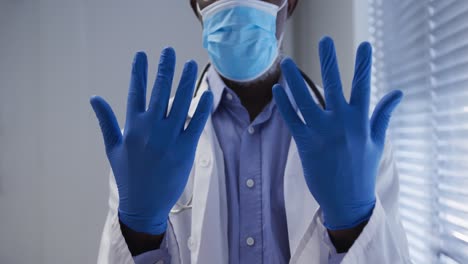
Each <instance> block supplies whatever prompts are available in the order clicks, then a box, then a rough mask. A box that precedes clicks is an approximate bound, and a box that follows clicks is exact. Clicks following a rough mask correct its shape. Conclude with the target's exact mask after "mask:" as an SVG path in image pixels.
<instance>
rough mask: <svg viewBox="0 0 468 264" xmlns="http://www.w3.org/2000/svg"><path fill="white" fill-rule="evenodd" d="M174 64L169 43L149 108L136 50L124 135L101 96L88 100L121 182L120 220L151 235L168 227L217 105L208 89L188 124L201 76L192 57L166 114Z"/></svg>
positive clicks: (142, 62) (143, 58) (140, 57)
mask: <svg viewBox="0 0 468 264" xmlns="http://www.w3.org/2000/svg"><path fill="white" fill-rule="evenodd" d="M174 68H175V52H174V50H173V49H172V48H166V49H164V50H163V51H162V53H161V58H160V63H159V69H158V75H157V77H156V81H155V84H154V88H153V91H152V94H151V99H150V102H149V106H148V109H146V106H145V105H146V82H147V69H148V62H147V58H146V55H145V53H143V52H139V53H137V54H136V55H135V59H134V61H133V70H132V75H131V81H130V88H129V93H128V101H127V119H126V123H125V129H124V133H123V135H122V133H121V130H120V128H119V124H118V123H117V119H116V117H115V115H114V113H113V111H112V109H111V107H110V106H109V104H108V103H107V102H106V101H105V100H104V99H102V98H101V97H98V96H94V97H92V98H91V100H90V102H91V105H92V107H93V109H94V112H95V113H96V116H97V118H98V120H99V125H100V127H101V130H102V134H103V137H104V144H105V147H106V153H107V157H108V159H109V162H110V165H111V167H112V171H113V173H114V176H115V180H116V183H117V188H118V192H119V218H120V221H121V222H123V223H124V224H125V225H126V226H128V227H129V228H131V229H133V230H134V231H137V232H142V233H147V234H151V235H160V234H163V233H164V232H165V231H166V227H167V218H168V215H169V212H170V210H171V208H172V207H173V206H174V205H175V203H176V202H177V200H178V199H179V197H180V196H181V194H182V192H183V190H184V188H185V185H186V184H187V181H188V176H189V175H190V170H191V168H192V165H193V161H194V158H195V150H196V146H197V143H198V140H199V138H200V135H201V133H202V131H203V127H204V126H205V123H206V121H207V119H208V117H209V115H210V114H211V108H212V104H213V95H212V94H211V92H208V91H207V92H205V93H204V94H203V95H202V97H201V99H200V102H199V104H198V106H197V109H196V112H195V114H194V116H193V118H192V120H191V122H190V123H189V124H188V126H187V128H186V129H184V125H185V122H186V118H187V112H188V109H189V107H190V102H191V100H192V96H193V91H194V87H195V82H196V78H197V64H196V63H195V62H194V61H189V62H187V63H186V64H185V67H184V70H183V73H182V77H181V80H180V83H179V87H178V89H177V92H176V96H175V99H174V103H173V105H172V108H171V111H170V113H169V114H168V115H167V116H166V113H167V108H168V102H169V97H170V92H171V86H172V79H173V75H174Z"/></svg>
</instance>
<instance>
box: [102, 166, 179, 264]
mask: <svg viewBox="0 0 468 264" xmlns="http://www.w3.org/2000/svg"><path fill="white" fill-rule="evenodd" d="M118 204H119V197H118V191H117V185H116V183H115V179H114V175H113V174H112V172H111V175H110V191H109V212H108V213H107V218H106V223H105V224H104V230H103V232H102V237H101V245H100V248H99V256H98V261H97V263H98V264H109V263H112V264H129V263H135V262H136V261H138V262H136V263H145V262H142V261H143V260H147V259H148V257H149V255H151V256H152V257H154V258H157V259H154V258H153V260H152V262H146V263H155V262H156V261H159V260H163V261H164V263H169V262H166V260H168V259H170V252H171V251H172V250H170V245H171V244H172V243H171V240H172V239H171V238H172V237H173V234H172V227H171V225H170V224H169V225H168V226H169V228H168V231H167V232H166V237H165V238H164V242H163V244H162V245H164V247H165V248H163V249H161V250H156V251H158V252H157V253H155V252H151V253H149V254H146V255H143V256H141V255H140V256H137V257H136V258H135V259H133V257H132V254H131V253H130V251H129V249H128V246H127V243H126V242H125V238H124V237H123V235H122V231H121V229H120V223H119V218H118V215H117V208H118Z"/></svg>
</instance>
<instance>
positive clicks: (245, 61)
mask: <svg viewBox="0 0 468 264" xmlns="http://www.w3.org/2000/svg"><path fill="white" fill-rule="evenodd" d="M286 3H287V0H284V1H283V4H282V5H281V7H278V6H277V5H274V4H270V3H267V2H263V1H260V0H250V1H249V0H220V1H217V2H215V3H213V4H211V5H209V6H207V7H206V8H205V9H203V10H201V11H200V13H201V15H202V17H203V47H204V48H205V49H206V50H207V51H208V54H209V56H210V60H211V63H212V65H213V66H214V67H215V69H216V70H217V72H218V73H219V74H220V75H222V76H223V77H225V78H227V79H229V80H232V81H238V82H248V81H252V80H255V79H257V78H258V77H260V76H262V75H263V74H265V73H266V72H267V71H268V70H269V69H270V68H271V67H272V66H273V64H274V63H275V61H276V59H277V58H278V54H279V45H278V41H277V39H276V17H277V14H278V12H279V10H280V9H282V8H283V7H284V6H285V5H286Z"/></svg>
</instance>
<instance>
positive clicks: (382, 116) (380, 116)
mask: <svg viewBox="0 0 468 264" xmlns="http://www.w3.org/2000/svg"><path fill="white" fill-rule="evenodd" d="M402 98H403V93H402V92H401V91H392V92H390V93H388V94H387V95H385V96H384V98H382V100H380V102H379V103H378V104H377V106H376V107H375V110H374V113H373V114H372V118H371V121H370V124H371V135H372V139H373V140H374V142H376V143H379V144H383V143H384V142H385V134H386V131H387V127H388V124H389V122H390V117H391V115H392V112H393V110H395V108H396V107H397V106H398V104H399V103H400V101H401V99H402Z"/></svg>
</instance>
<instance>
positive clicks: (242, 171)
mask: <svg viewBox="0 0 468 264" xmlns="http://www.w3.org/2000/svg"><path fill="white" fill-rule="evenodd" d="M296 4H297V0H264V1H261V0H218V1H216V0H192V1H191V5H192V8H193V9H194V11H195V12H196V13H197V16H198V17H199V18H200V20H201V21H202V23H203V45H204V47H205V48H206V50H207V51H208V54H209V57H210V61H211V66H210V67H209V69H208V70H207V72H206V74H203V76H202V78H201V81H200V85H199V87H198V91H197V92H195V95H194V90H195V86H196V81H197V65H196V63H195V62H193V61H189V62H187V63H186V64H185V67H184V70H183V74H182V77H181V80H180V82H179V85H178V88H177V92H176V95H175V97H174V99H173V100H170V99H169V97H170V92H171V86H172V80H173V73H174V65H175V52H174V50H173V49H171V48H167V49H165V50H163V51H162V54H161V58H160V62H159V69H158V73H157V76H156V81H155V84H154V87H153V89H152V93H151V98H150V100H149V104H148V105H146V86H147V67H148V66H147V58H146V55H145V54H144V53H142V52H139V53H137V54H136V56H135V59H134V62H133V69H132V74H131V82H130V88H129V94H128V102H127V118H126V123H125V127H124V130H123V133H122V132H121V129H120V127H119V125H118V123H117V120H116V117H115V115H114V114H113V112H112V110H111V108H110V106H109V105H108V104H107V103H106V102H105V101H104V100H103V99H102V98H101V97H97V96H95V97H93V98H91V105H92V107H93V109H94V111H95V113H96V116H97V118H98V120H99V124H100V126H101V129H102V133H103V137H104V143H105V147H106V153H107V157H108V159H109V162H110V165H111V167H112V172H113V175H111V177H110V180H111V182H110V199H109V206H110V209H109V213H108V216H107V221H106V224H105V227H104V232H103V236H102V241H101V247H100V253H99V260H98V262H99V263H133V262H136V263H159V264H162V263H184V264H185V263H187V264H188V263H199V264H211V263H212V264H222V263H233V264H235V263H269V264H270V263H304V264H305V263H308V264H310V263H312V264H313V263H365V264H375V263H388V264H395V263H410V260H409V256H408V251H407V243H406V237H405V234H404V231H403V228H402V226H401V224H400V220H399V216H398V209H397V199H398V175H397V171H396V169H395V166H394V163H393V159H392V152H391V149H390V146H389V145H388V143H386V141H385V132H386V129H387V126H388V123H389V120H390V116H391V113H392V111H393V110H394V109H395V107H396V106H397V105H398V103H399V102H400V100H401V98H402V93H401V92H400V91H394V92H392V93H389V94H387V95H386V96H385V97H384V98H383V99H382V100H381V101H380V102H379V104H378V105H377V107H376V108H375V110H374V111H373V113H372V115H371V117H370V118H369V97H370V75H371V57H372V56H371V53H372V50H371V46H370V45H369V44H368V43H363V44H361V46H360V47H359V49H358V51H357V58H356V66H355V74H354V79H353V84H352V93H351V98H350V101H349V102H347V101H346V100H345V98H344V96H343V92H342V86H341V80H340V74H339V71H338V66H337V59H336V56H335V48H334V44H333V41H332V40H331V39H330V38H328V37H325V38H324V39H322V41H321V42H320V45H319V53H320V63H321V70H322V81H323V86H324V87H323V88H324V97H325V107H324V108H323V107H321V105H320V104H319V101H320V100H319V99H318V97H317V96H312V94H313V93H312V92H311V87H309V86H310V85H307V83H306V82H305V81H304V78H303V76H302V75H301V73H300V71H299V70H298V69H297V67H296V65H295V64H294V62H293V61H292V60H291V59H289V58H284V57H283V56H282V55H281V54H280V52H279V51H280V46H281V40H282V36H283V34H284V29H285V22H286V19H287V17H288V16H290V15H291V14H292V13H293V11H294V8H295V7H296Z"/></svg>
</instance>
